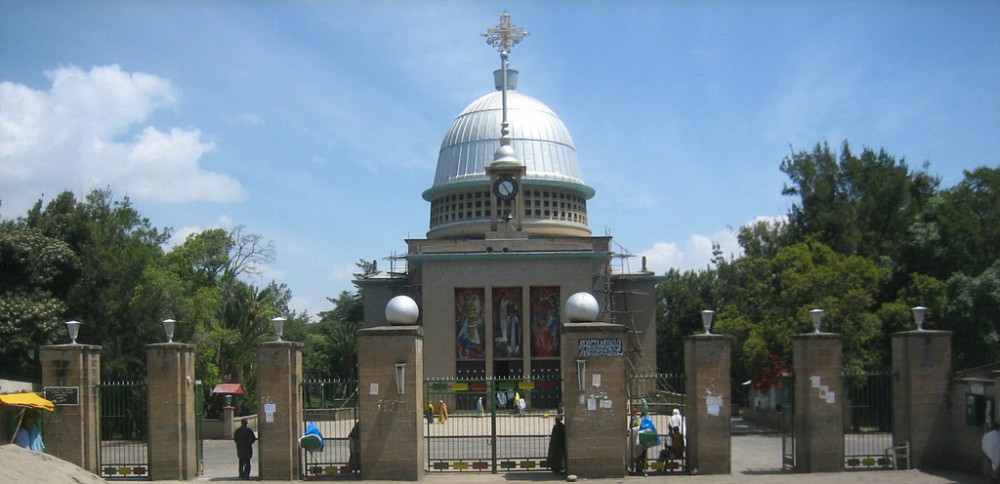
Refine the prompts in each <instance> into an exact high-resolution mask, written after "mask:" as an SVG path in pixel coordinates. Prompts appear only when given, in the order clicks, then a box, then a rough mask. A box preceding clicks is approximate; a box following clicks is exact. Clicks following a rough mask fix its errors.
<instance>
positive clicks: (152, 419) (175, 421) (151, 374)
mask: <svg viewBox="0 0 1000 484" xmlns="http://www.w3.org/2000/svg"><path fill="white" fill-rule="evenodd" d="M174 323H175V321H173V320H170V319H168V320H166V321H164V322H163V326H164V330H165V332H166V338H167V342H166V343H154V344H149V345H146V381H147V388H148V391H149V405H148V407H147V409H148V418H149V420H148V422H149V476H150V478H151V479H153V480H187V479H194V478H195V477H197V476H198V441H197V430H196V427H195V398H196V397H195V385H194V345H192V344H185V343H178V342H175V341H173V330H174ZM197 398H201V397H200V396H198V397H197Z"/></svg>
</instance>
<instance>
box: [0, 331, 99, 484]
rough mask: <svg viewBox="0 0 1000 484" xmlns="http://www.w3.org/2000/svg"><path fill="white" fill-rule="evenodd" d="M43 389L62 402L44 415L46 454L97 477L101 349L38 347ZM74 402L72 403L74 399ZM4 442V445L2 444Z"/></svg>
mask: <svg viewBox="0 0 1000 484" xmlns="http://www.w3.org/2000/svg"><path fill="white" fill-rule="evenodd" d="M41 360H42V386H43V387H45V389H46V396H47V397H48V398H54V395H56V392H58V394H60V395H62V396H63V398H64V399H65V400H63V401H64V402H65V403H62V404H61V403H58V400H57V404H56V410H55V412H53V413H48V412H45V415H43V416H42V418H43V419H44V420H45V453H47V454H51V455H54V456H56V457H58V458H60V459H62V460H65V461H68V462H72V463H74V464H76V465H78V466H80V467H82V468H84V469H86V470H88V471H90V472H93V473H94V474H97V475H100V474H101V473H100V469H98V468H97V466H98V450H99V447H100V442H101V435H100V428H99V426H98V424H99V421H98V420H99V417H100V406H99V405H98V401H97V385H98V384H100V383H101V347H100V346H95V345H81V344H67V345H51V346H42V347H41ZM74 398H75V399H76V401H75V402H74V401H73V399H74ZM5 443H6V442H5Z"/></svg>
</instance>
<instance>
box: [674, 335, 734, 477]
mask: <svg viewBox="0 0 1000 484" xmlns="http://www.w3.org/2000/svg"><path fill="white" fill-rule="evenodd" d="M731 359H732V340H731V339H730V338H729V337H728V336H723V335H718V334H698V335H694V336H688V337H686V338H684V376H685V383H684V409H685V411H686V412H687V415H686V417H687V426H686V428H687V430H686V431H687V436H686V437H687V448H686V450H685V452H687V459H688V468H689V469H690V470H691V473H692V474H694V473H697V474H729V473H730V470H731V462H730V461H731V457H732V451H731V448H730V440H731V434H730V424H729V417H730V415H731V414H732V408H731V407H732V405H733V400H732V389H731V388H730V386H731V383H730V382H731V374H730V373H731V365H732V363H731Z"/></svg>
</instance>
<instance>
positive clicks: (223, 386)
mask: <svg viewBox="0 0 1000 484" xmlns="http://www.w3.org/2000/svg"><path fill="white" fill-rule="evenodd" d="M212 393H230V394H235V395H243V393H244V392H243V385H240V384H239V383H219V384H218V385H215V388H213V389H212Z"/></svg>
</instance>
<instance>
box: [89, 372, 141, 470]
mask: <svg viewBox="0 0 1000 484" xmlns="http://www.w3.org/2000/svg"><path fill="white" fill-rule="evenodd" d="M97 394H98V401H99V405H100V427H101V430H100V433H101V445H100V451H99V468H100V470H101V477H103V478H105V479H109V480H110V479H130V480H148V479H149V478H150V475H149V422H148V418H149V417H148V413H147V406H148V401H149V398H148V395H147V392H146V383H145V382H134V381H121V382H107V383H101V384H99V385H97Z"/></svg>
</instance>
